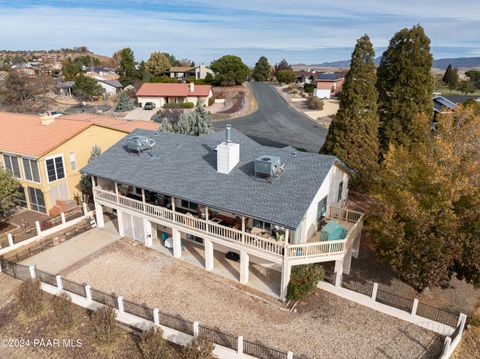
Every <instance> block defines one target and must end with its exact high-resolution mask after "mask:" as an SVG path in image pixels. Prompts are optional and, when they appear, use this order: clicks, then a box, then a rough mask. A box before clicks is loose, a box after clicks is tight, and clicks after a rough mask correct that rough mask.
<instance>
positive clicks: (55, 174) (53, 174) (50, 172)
mask: <svg viewBox="0 0 480 359" xmlns="http://www.w3.org/2000/svg"><path fill="white" fill-rule="evenodd" d="M45 165H46V166H47V176H48V182H53V181H56V180H59V179H62V178H65V169H64V167H63V156H57V157H53V158H49V159H47V160H45Z"/></svg>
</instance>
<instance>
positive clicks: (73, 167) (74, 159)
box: [70, 152, 77, 171]
mask: <svg viewBox="0 0 480 359" xmlns="http://www.w3.org/2000/svg"><path fill="white" fill-rule="evenodd" d="M70 168H71V170H72V171H75V170H76V169H77V157H76V156H75V152H70Z"/></svg>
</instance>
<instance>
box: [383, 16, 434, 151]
mask: <svg viewBox="0 0 480 359" xmlns="http://www.w3.org/2000/svg"><path fill="white" fill-rule="evenodd" d="M432 61H433V59H432V54H431V53H430V39H429V38H428V37H427V36H426V35H425V32H424V30H423V28H422V27H421V26H420V25H416V26H414V27H412V28H411V29H406V28H405V29H403V30H401V31H399V32H397V33H396V34H395V35H394V36H393V38H392V39H391V40H390V44H389V46H388V48H387V50H386V51H385V52H384V53H383V56H382V60H381V62H380V66H379V67H378V70H377V90H378V110H379V115H380V144H381V147H382V150H383V152H386V151H387V149H388V146H389V144H390V143H392V144H394V145H398V144H403V145H409V144H410V143H412V142H414V141H415V138H416V134H415V132H414V131H413V127H414V126H413V125H412V122H413V118H414V117H415V116H416V115H417V114H418V113H424V114H425V115H426V116H428V117H432V116H433V109H432V96H433V89H434V82H433V76H432V73H431V68H432Z"/></svg>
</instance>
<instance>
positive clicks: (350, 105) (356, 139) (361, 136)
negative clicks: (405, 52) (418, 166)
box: [320, 35, 379, 190]
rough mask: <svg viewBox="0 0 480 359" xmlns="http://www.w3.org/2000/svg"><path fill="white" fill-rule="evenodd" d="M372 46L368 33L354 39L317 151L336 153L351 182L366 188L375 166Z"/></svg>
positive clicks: (375, 116) (376, 140)
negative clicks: (350, 171) (349, 171)
mask: <svg viewBox="0 0 480 359" xmlns="http://www.w3.org/2000/svg"><path fill="white" fill-rule="evenodd" d="M374 60H375V50H374V49H373V46H372V43H371V42H370V38H369V37H368V35H364V36H362V37H361V38H360V39H358V40H357V44H356V46H355V49H354V51H353V53H352V61H351V64H350V70H349V71H348V73H347V75H346V76H345V83H344V84H343V87H342V92H341V95H340V108H339V110H338V112H337V114H336V115H335V117H334V118H333V120H332V124H331V125H330V128H329V129H328V135H327V138H326V141H325V144H324V145H323V147H322V149H321V150H320V153H325V154H331V155H335V156H337V157H338V158H339V159H340V160H342V161H343V162H345V163H346V164H347V165H348V166H350V167H351V168H352V169H354V170H355V175H354V176H353V177H352V180H353V182H352V183H353V184H354V185H355V186H356V187H357V188H359V189H362V190H366V189H368V188H369V187H370V185H371V184H372V177H374V176H375V173H376V172H377V170H378V165H377V162H378V156H379V143H378V126H379V120H378V113H377V98H378V94H377V89H376V88H375V82H376V76H375V63H374Z"/></svg>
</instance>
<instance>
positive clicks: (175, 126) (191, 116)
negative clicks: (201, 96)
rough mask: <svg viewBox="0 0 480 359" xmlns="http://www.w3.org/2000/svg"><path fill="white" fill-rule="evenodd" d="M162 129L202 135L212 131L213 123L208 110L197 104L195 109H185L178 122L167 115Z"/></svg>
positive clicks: (162, 123) (163, 120) (163, 130)
mask: <svg viewBox="0 0 480 359" xmlns="http://www.w3.org/2000/svg"><path fill="white" fill-rule="evenodd" d="M160 130H161V131H162V132H171V133H180V134H185V135H191V136H201V135H207V134H209V133H212V132H213V125H212V120H211V118H210V116H209V114H208V112H207V111H205V109H204V108H203V107H202V106H201V105H200V104H197V106H196V107H195V109H194V110H193V111H184V112H183V113H182V114H181V115H180V117H179V119H178V121H176V122H172V121H171V119H169V118H167V117H165V118H163V119H162V122H161V126H160Z"/></svg>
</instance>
